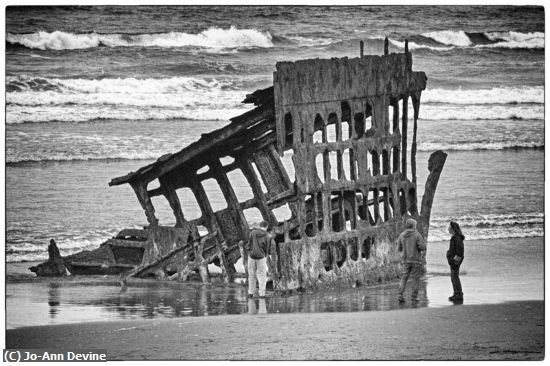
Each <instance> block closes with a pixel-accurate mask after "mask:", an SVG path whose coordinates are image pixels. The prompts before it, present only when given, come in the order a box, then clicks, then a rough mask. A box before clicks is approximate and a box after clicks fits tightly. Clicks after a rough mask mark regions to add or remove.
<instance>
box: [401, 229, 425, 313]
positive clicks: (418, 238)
mask: <svg viewBox="0 0 550 366" xmlns="http://www.w3.org/2000/svg"><path fill="white" fill-rule="evenodd" d="M397 244H398V247H397V250H398V251H400V252H402V254H401V264H402V265H403V274H402V276H401V282H400V283H399V291H398V299H399V302H401V303H402V302H405V298H404V297H403V292H404V291H405V287H406V286H407V281H408V279H409V277H410V278H411V282H412V292H411V301H413V302H416V301H418V288H419V287H420V276H421V275H422V266H423V256H422V253H423V252H424V251H426V242H425V241H424V238H423V237H422V235H421V234H420V233H419V232H418V230H416V220H414V219H407V221H406V222H405V231H403V232H402V233H401V235H399V237H398V238H397Z"/></svg>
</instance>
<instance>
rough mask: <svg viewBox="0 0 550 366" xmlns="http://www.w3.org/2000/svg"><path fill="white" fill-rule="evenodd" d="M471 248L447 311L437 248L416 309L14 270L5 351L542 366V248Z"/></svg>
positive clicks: (369, 297) (538, 242) (334, 295)
mask: <svg viewBox="0 0 550 366" xmlns="http://www.w3.org/2000/svg"><path fill="white" fill-rule="evenodd" d="M467 244H468V257H467V261H466V262H465V263H464V265H463V267H464V268H461V280H462V284H463V287H464V292H465V302H464V304H463V305H453V304H452V303H450V302H448V301H447V296H449V295H450V294H451V290H452V288H451V283H450V279H449V271H448V266H447V265H446V263H445V262H444V260H443V259H444V253H445V251H446V249H447V247H448V243H445V242H434V243H430V244H429V245H430V247H429V248H430V249H429V251H428V258H427V259H428V273H427V275H426V276H425V277H424V278H423V279H422V282H421V288H420V294H419V297H420V303H418V304H416V305H412V304H411V303H410V302H409V301H407V302H406V303H405V304H404V305H400V304H399V303H398V302H397V297H396V292H397V282H392V283H388V284H383V285H379V286H374V287H359V288H354V289H335V290H331V291H318V292H311V293H305V294H293V295H291V296H281V295H276V294H273V293H272V292H270V294H271V296H270V297H268V298H267V299H266V300H263V301H262V300H247V299H246V288H245V287H243V286H242V285H240V284H238V283H235V284H232V285H230V286H226V285H223V284H222V283H219V284H213V285H212V286H202V285H200V284H198V283H180V282H174V281H160V282H159V281H155V280H144V279H133V280H131V281H129V286H128V288H126V289H122V288H121V287H120V286H119V278H118V277H117V276H105V277H104V276H70V277H67V278H37V277H33V276H34V275H33V274H29V272H28V271H27V267H28V266H29V265H30V264H29V263H18V264H13V263H8V268H7V269H8V273H7V283H6V306H7V312H6V325H7V329H8V330H7V332H6V341H7V346H8V347H19V348H21V347H24V348H49V347H52V348H55V349H60V348H75V349H89V348H95V349H106V350H107V351H108V354H109V356H110V357H111V358H112V359H128V360H130V359H152V360H154V359H183V360H199V359H200V360H202V359H207V360H218V359H222V360H223V359H228V360H233V359H234V360H263V359H275V360H295V359H296V360H298V359H306V360H308V359H318V360H322V359H373V360H409V359H441V360H458V359H465V360H470V359H472V360H473V359H475V360H477V359H483V360H485V359H486V360H499V359H519V360H527V359H542V358H543V356H544V353H543V350H544V301H543V300H544V256H543V255H542V253H543V248H544V238H542V237H537V238H523V239H499V240H482V241H474V240H471V241H468V243H467ZM510 268H513V269H514V270H513V271H510ZM406 297H407V300H408V299H409V293H408V291H407V294H406ZM518 301H519V302H518Z"/></svg>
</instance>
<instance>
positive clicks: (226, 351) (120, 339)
mask: <svg viewBox="0 0 550 366" xmlns="http://www.w3.org/2000/svg"><path fill="white" fill-rule="evenodd" d="M6 338H7V347H8V348H50V349H60V348H63V349H90V348H92V347H93V348H95V349H104V350H106V351H107V354H108V357H109V359H110V360H143V359H147V360H174V359H177V360H542V359H543V358H544V302H543V301H526V302H512V303H504V304H497V305H456V306H449V307H445V308H419V309H404V310H399V311H370V312H353V313H306V314H303V313H291V314H257V315H247V316H232V315H220V316H215V317H210V316H206V317H193V318H176V319H151V320H137V321H135V320H134V321H115V322H91V323H83V324H68V325H53V326H41V327H25V328H19V329H13V330H8V331H7V337H6Z"/></svg>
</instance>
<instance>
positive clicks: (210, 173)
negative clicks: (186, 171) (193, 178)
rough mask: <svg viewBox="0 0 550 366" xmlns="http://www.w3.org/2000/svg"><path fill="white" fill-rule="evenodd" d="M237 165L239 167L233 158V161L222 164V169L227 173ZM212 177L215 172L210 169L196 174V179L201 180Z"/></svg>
mask: <svg viewBox="0 0 550 366" xmlns="http://www.w3.org/2000/svg"><path fill="white" fill-rule="evenodd" d="M205 165H208V164H205ZM238 167H239V165H238V164H237V161H236V159H235V161H234V162H232V163H230V164H227V165H223V166H222V169H223V171H224V172H225V173H226V174H227V173H229V172H231V171H233V170H235V169H237V168H238ZM214 177H215V174H214V172H213V171H212V170H208V171H207V172H204V173H202V174H197V179H198V180H200V181H201V182H202V181H204V180H207V179H210V178H214Z"/></svg>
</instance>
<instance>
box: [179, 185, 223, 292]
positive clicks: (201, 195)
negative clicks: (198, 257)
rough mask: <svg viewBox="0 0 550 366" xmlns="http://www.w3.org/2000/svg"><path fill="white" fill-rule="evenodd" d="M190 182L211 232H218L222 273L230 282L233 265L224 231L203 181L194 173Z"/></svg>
mask: <svg viewBox="0 0 550 366" xmlns="http://www.w3.org/2000/svg"><path fill="white" fill-rule="evenodd" d="M189 184H190V188H191V191H192V192H193V194H194V195H195V198H196V200H197V202H198V204H199V207H200V209H201V211H202V214H203V216H204V217H205V218H206V223H207V227H208V230H209V232H211V233H212V232H214V231H215V232H216V233H217V237H218V240H216V247H217V249H218V258H219V259H220V266H221V269H222V275H223V276H224V280H225V282H229V281H230V279H231V276H232V273H231V268H232V267H233V266H232V265H230V264H229V262H228V260H227V258H226V256H225V253H224V248H223V245H222V243H224V242H225V238H224V236H223V233H222V231H221V230H220V227H219V224H218V221H217V219H216V214H215V213H214V210H213V209H212V206H211V205H210V200H209V199H208V196H207V195H206V192H205V191H204V187H203V186H202V184H201V182H200V181H199V180H198V179H197V176H196V175H192V176H191V177H190V179H189Z"/></svg>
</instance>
